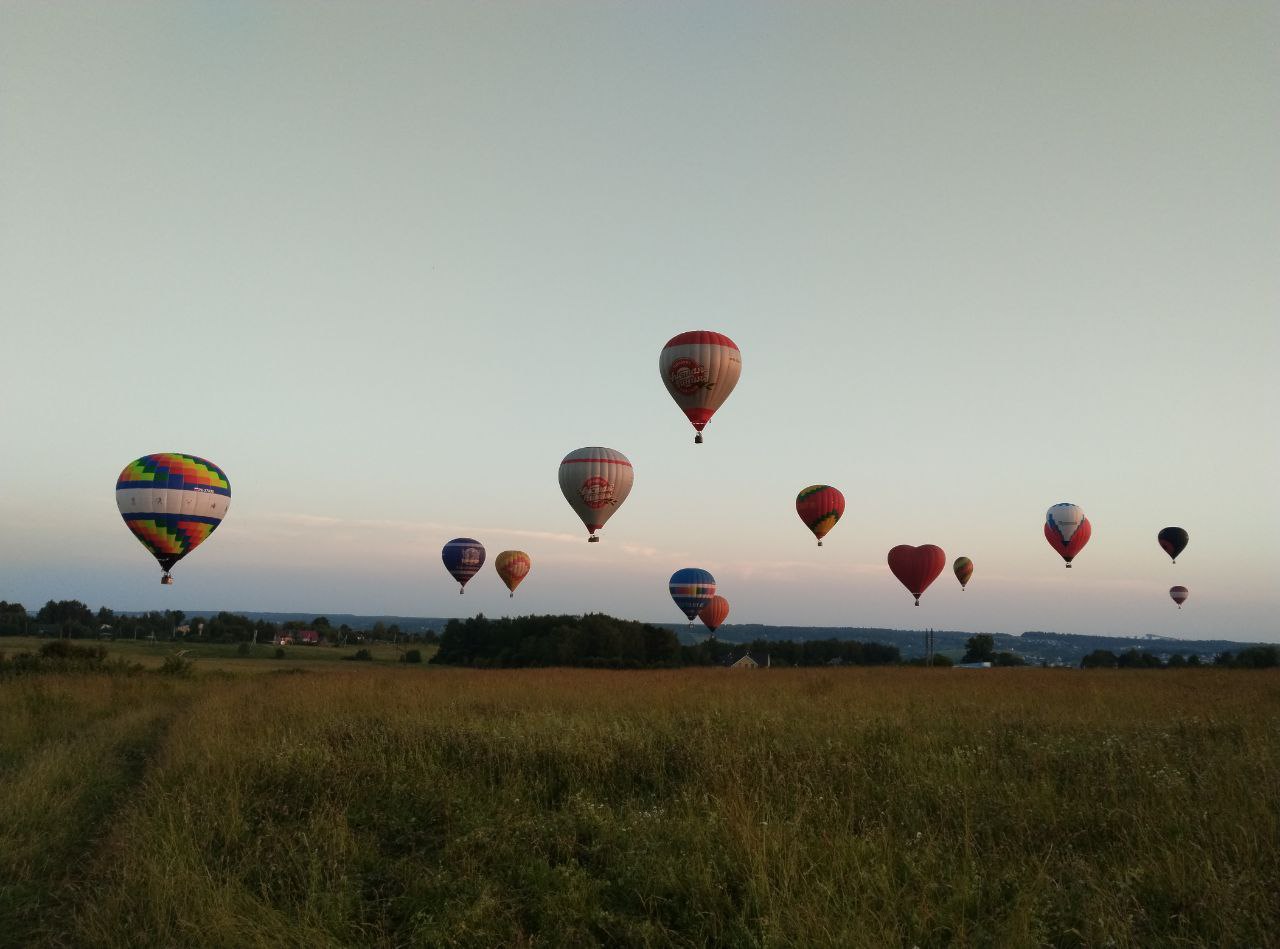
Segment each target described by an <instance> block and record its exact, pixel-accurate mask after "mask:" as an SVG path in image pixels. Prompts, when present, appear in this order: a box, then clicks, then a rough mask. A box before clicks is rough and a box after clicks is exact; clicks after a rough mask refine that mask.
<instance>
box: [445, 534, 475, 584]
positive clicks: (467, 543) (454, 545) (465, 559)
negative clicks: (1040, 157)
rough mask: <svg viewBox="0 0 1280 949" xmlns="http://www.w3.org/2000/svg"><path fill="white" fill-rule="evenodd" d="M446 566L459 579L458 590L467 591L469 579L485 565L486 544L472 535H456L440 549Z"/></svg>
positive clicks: (454, 577)
mask: <svg viewBox="0 0 1280 949" xmlns="http://www.w3.org/2000/svg"><path fill="white" fill-rule="evenodd" d="M440 559H441V560H443V561H444V568H445V569H446V570H448V571H449V573H451V574H452V575H453V579H455V580H457V581H458V592H459V593H466V592H467V591H466V589H465V587H466V585H467V581H468V580H470V579H471V578H472V577H474V576H475V575H476V574H477V573H478V572H479V570H480V568H481V567H483V566H484V544H482V543H480V541H478V540H473V539H472V538H470V537H455V538H454V539H453V540H451V541H449V543H447V544H445V545H444V550H442V551H440Z"/></svg>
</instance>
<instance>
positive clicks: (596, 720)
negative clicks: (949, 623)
mask: <svg viewBox="0 0 1280 949" xmlns="http://www.w3.org/2000/svg"><path fill="white" fill-rule="evenodd" d="M122 648H125V651H127V650H128V648H136V647H122ZM152 648H153V649H155V648H157V647H155V646H153V647H152ZM237 661H238V662H240V663H241V665H239V666H236V665H235V663H236V662H237ZM281 662H282V661H281V660H271V659H239V660H236V659H231V658H226V657H217V656H210V657H206V658H203V659H198V660H197V661H196V663H195V664H194V674H193V675H191V676H188V677H184V676H165V675H161V674H159V673H157V672H155V671H146V672H142V673H136V674H133V675H123V674H121V675H105V674H82V675H27V676H13V677H10V678H8V679H6V680H4V681H2V682H0V813H2V814H3V815H4V821H3V825H2V826H0V945H3V946H77V947H80V946H83V947H96V946H101V947H125V946H130V947H133V946H157V947H158V946H210V947H246V946H263V947H265V946H273V947H278V946H297V947H304V946H305V947H326V946H329V947H337V946H377V947H400V946H477V947H479V946H484V947H491V946H530V947H532V946H555V947H573V946H596V945H608V946H654V947H657V946H709V945H713V946H733V947H737V946H743V947H757V946H758V947H782V946H868V947H871V946H877V947H879V946H899V945H901V946H911V945H918V946H938V945H953V946H989V945H1007V946H1037V945H1049V946H1118V947H1128V946H1133V947H1137V946H1143V947H1146V946H1153V945H1174V946H1261V945H1268V944H1274V942H1275V940H1276V938H1277V937H1276V932H1277V925H1278V924H1280V846H1278V844H1280V675H1277V674H1276V673H1274V672H1272V671H1259V672H1248V671H1230V670H1220V669H1198V670H1167V671H1162V672H1155V673H1152V672H1143V671H1124V670H1119V671H1118V670H1097V671H1076V670H1047V669H1001V670H984V671H964V670H949V669H911V668H875V669H832V670H785V669H779V668H773V669H769V670H759V671H753V672H737V671H728V670H720V669H690V670H673V671H662V672H609V671H598V670H590V671H589V670H557V669H552V670H528V671H517V670H513V671H476V670H459V669H440V668H435V667H430V666H426V665H421V666H415V665H407V664H404V663H393V662H391V661H390V660H389V658H384V660H383V661H378V662H372V663H369V662H366V663H349V662H332V661H326V660H323V659H318V658H317V659H313V660H306V659H303V660H290V661H289V664H287V665H283V666H282V665H280V663H281ZM273 663H275V664H274V665H273ZM237 668H239V669H240V670H242V671H241V672H240V673H237V672H236V671H235V669H237ZM273 670H274V671H273Z"/></svg>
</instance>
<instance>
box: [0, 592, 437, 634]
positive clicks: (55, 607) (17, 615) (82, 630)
mask: <svg viewBox="0 0 1280 949" xmlns="http://www.w3.org/2000/svg"><path fill="white" fill-rule="evenodd" d="M304 629H310V630H315V631H316V632H317V633H319V634H320V640H321V641H322V642H328V643H333V644H345V643H362V642H366V641H374V642H379V641H384V640H391V641H393V642H418V643H424V644H431V643H434V642H435V641H436V638H437V637H436V634H435V633H434V632H431V631H428V632H427V633H426V634H415V635H406V634H404V633H402V632H401V630H400V627H399V626H397V625H396V624H395V623H391V624H389V625H388V624H383V623H381V622H378V623H375V624H374V626H373V629H372V630H369V631H356V630H353V629H352V628H351V627H350V626H348V625H347V624H346V623H343V624H341V625H339V626H334V625H332V624H331V623H330V622H329V620H328V618H327V617H324V616H317V617H316V618H315V619H313V620H311V622H309V623H307V622H302V621H299V620H288V621H286V622H283V623H271V622H268V621H266V620H253V619H250V618H249V617H247V616H241V615H240V614H239V613H228V612H225V611H224V612H221V613H218V614H217V615H216V616H211V617H208V618H206V617H202V616H196V617H193V618H192V619H191V620H190V622H187V615H186V613H184V612H183V611H182V610H164V611H160V610H152V611H151V612H149V613H143V614H139V615H132V614H127V613H116V612H115V611H114V610H112V609H110V608H109V607H106V606H104V607H102V608H100V609H99V610H98V611H97V612H94V611H93V610H92V609H90V608H89V607H88V606H86V605H85V604H84V603H81V602H80V601H79V600H56V601H55V600H49V601H48V602H47V603H45V605H44V606H42V607H41V608H40V610H39V611H38V612H37V613H36V616H35V618H34V619H32V618H31V616H30V614H29V613H28V612H27V610H26V608H25V607H24V606H23V605H22V604H21V603H8V602H5V601H3V600H0V636H22V635H41V636H58V637H59V638H63V639H165V640H183V641H186V642H203V643H242V642H259V643H269V642H271V641H273V640H274V639H275V638H276V636H278V635H280V634H282V633H297V632H299V631H301V630H304Z"/></svg>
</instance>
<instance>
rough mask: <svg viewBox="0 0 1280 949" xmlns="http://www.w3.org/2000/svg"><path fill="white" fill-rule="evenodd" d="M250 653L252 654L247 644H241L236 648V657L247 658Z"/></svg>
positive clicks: (251, 648) (250, 647) (251, 649)
mask: <svg viewBox="0 0 1280 949" xmlns="http://www.w3.org/2000/svg"><path fill="white" fill-rule="evenodd" d="M251 652H253V647H252V646H250V645H249V644H248V643H247V642H245V643H241V644H240V645H239V646H237V647H236V655H237V656H247V655H249V653H251Z"/></svg>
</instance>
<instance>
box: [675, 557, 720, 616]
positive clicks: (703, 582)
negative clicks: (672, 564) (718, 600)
mask: <svg viewBox="0 0 1280 949" xmlns="http://www.w3.org/2000/svg"><path fill="white" fill-rule="evenodd" d="M667 587H668V589H669V590H670V591H671V599H673V600H675V602H676V606H677V607H679V609H680V612H682V613H684V615H685V616H687V617H688V618H689V621H690V622H693V618H694V617H695V616H697V615H698V611H699V610H701V609H702V608H703V607H704V606H706V605H707V601H708V600H710V599H711V598H712V597H713V596H715V595H716V578H715V577H713V576H712V575H711V574H709V573H708V572H707V571H705V570H702V569H700V568H698V567H685V568H684V569H683V570H677V571H676V572H675V573H673V574H672V575H671V580H670V582H669V583H668V584H667Z"/></svg>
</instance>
